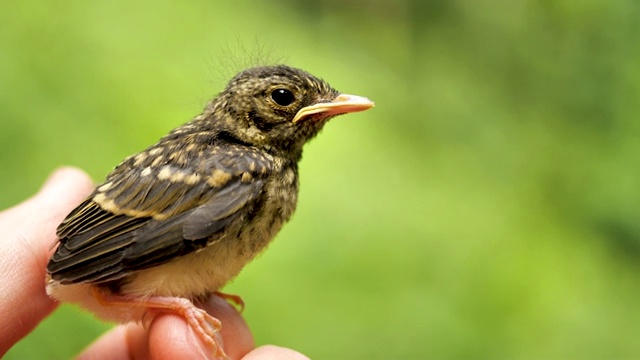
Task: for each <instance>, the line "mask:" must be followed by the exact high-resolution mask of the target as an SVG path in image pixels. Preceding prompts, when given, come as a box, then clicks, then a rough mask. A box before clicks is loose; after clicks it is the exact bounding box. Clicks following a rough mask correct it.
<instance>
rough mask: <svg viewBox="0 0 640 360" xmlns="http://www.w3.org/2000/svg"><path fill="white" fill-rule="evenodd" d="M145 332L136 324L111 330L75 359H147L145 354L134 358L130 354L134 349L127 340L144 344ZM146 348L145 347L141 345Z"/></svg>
mask: <svg viewBox="0 0 640 360" xmlns="http://www.w3.org/2000/svg"><path fill="white" fill-rule="evenodd" d="M146 338H147V336H146V331H145V330H144V328H142V326H139V325H137V324H132V325H123V326H118V327H115V328H113V329H112V330H110V331H108V332H107V333H105V334H104V335H102V336H101V337H100V338H98V340H96V341H95V342H94V343H93V344H91V346H90V347H89V348H87V349H86V350H85V351H83V352H82V354H80V356H78V357H77V359H78V360H129V359H148V358H149V357H148V355H146V352H145V353H143V354H138V356H135V355H134V354H133V353H132V350H133V348H134V347H130V341H129V339H132V340H133V341H135V342H136V343H144V342H145V340H146ZM143 347H145V348H146V345H144V344H143Z"/></svg>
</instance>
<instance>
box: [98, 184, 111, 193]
mask: <svg viewBox="0 0 640 360" xmlns="http://www.w3.org/2000/svg"><path fill="white" fill-rule="evenodd" d="M112 185H113V183H112V182H108V183H104V184H102V185H101V186H100V187H99V188H98V191H100V192H105V191H107V190H109V189H110V188H111V186H112Z"/></svg>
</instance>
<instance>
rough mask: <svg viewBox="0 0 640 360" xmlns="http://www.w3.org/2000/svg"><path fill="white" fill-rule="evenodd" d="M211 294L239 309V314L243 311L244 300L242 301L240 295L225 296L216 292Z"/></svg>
mask: <svg viewBox="0 0 640 360" xmlns="http://www.w3.org/2000/svg"><path fill="white" fill-rule="evenodd" d="M213 294H214V295H216V296H218V297H221V298H223V299H225V300H227V301H228V302H232V303H233V304H234V305H235V306H237V307H239V308H240V309H239V312H240V313H242V312H243V311H244V300H242V298H241V297H240V295H234V294H227V293H223V292H221V291H216V292H214V293H213Z"/></svg>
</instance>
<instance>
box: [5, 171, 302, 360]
mask: <svg viewBox="0 0 640 360" xmlns="http://www.w3.org/2000/svg"><path fill="white" fill-rule="evenodd" d="M92 190H93V184H92V182H91V180H90V179H89V177H88V176H87V175H86V174H85V173H84V172H82V171H80V170H77V169H73V168H62V169H60V170H58V171H56V172H54V173H53V174H52V175H51V176H50V178H49V179H48V180H47V182H46V183H45V184H44V186H43V187H42V188H41V189H40V191H39V192H38V193H37V194H36V195H34V196H33V197H31V198H30V199H28V200H26V201H24V202H22V203H21V204H18V205H16V206H14V207H12V208H10V209H7V210H4V211H2V212H0V234H2V236H1V237H0V249H2V252H1V253H2V255H0V293H2V294H3V296H2V297H1V298H0V320H2V322H3V323H4V324H11V325H10V326H2V327H0V357H2V356H3V355H4V354H5V353H6V352H7V351H8V350H9V348H11V346H13V344H15V343H16V342H18V341H19V340H20V339H22V338H23V337H24V336H26V335H27V334H28V333H29V332H30V331H31V330H33V329H34V328H35V327H36V326H37V325H38V323H39V322H40V321H42V319H44V318H45V317H46V316H47V315H49V314H50V313H51V312H52V311H53V310H55V308H56V306H57V304H56V303H55V302H54V301H53V300H51V299H50V298H49V297H48V296H47V294H46V292H45V282H44V279H45V274H46V271H45V268H46V265H47V262H48V260H49V256H50V255H51V251H52V250H53V249H52V247H53V245H54V243H55V241H56V240H57V238H56V235H55V229H56V227H57V226H58V224H60V222H61V221H62V219H64V217H65V216H66V215H67V214H68V213H69V212H70V211H71V210H72V209H73V208H74V207H75V206H76V205H78V204H79V203H80V202H81V201H82V200H83V199H84V198H85V197H86V196H87V195H89V194H90V193H91V191H92ZM203 308H204V310H206V311H207V312H208V313H210V314H211V315H213V316H214V317H216V318H217V319H219V320H220V321H221V322H222V324H223V326H222V330H221V336H222V339H223V341H224V344H225V352H226V353H227V355H228V356H229V357H230V358H231V359H244V360H257V359H292V360H293V359H307V357H306V356H304V355H302V354H300V353H298V352H295V351H293V350H290V349H286V348H281V347H277V346H271V345H267V346H262V347H259V348H254V341H253V337H252V335H251V332H250V331H249V328H248V327H247V324H246V323H245V322H244V320H243V319H242V317H241V316H240V314H239V313H238V312H237V311H236V309H235V308H234V307H233V306H231V305H230V304H228V303H227V302H226V301H225V300H223V299H220V298H218V297H215V296H214V297H212V298H211V299H210V300H209V301H208V303H207V304H204V306H203ZM208 354H210V355H211V356H213V353H212V351H211V349H208V348H207V347H206V346H205V345H204V344H201V342H200V341H199V340H198V338H197V337H196V336H195V335H194V334H193V333H192V332H191V331H189V327H188V325H187V323H186V322H185V321H184V319H183V318H182V317H180V316H177V315H172V314H159V315H157V316H156V317H155V318H154V319H153V321H152V322H151V324H149V326H147V327H146V328H145V327H143V326H141V325H138V324H128V325H122V326H118V327H116V328H114V329H112V330H111V331H109V332H107V333H106V334H104V335H103V336H102V337H100V338H99V339H98V340H97V341H96V342H94V343H93V344H92V345H90V346H89V347H88V348H87V349H85V350H84V351H83V352H82V354H81V355H80V356H79V359H105V360H106V359H149V358H153V359H180V358H187V359H192V358H199V357H202V356H203V355H208Z"/></svg>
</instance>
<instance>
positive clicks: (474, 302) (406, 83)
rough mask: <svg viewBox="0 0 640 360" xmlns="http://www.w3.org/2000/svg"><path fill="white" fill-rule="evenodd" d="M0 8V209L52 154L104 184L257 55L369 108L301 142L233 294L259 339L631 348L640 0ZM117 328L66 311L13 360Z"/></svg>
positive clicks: (518, 355) (524, 353) (373, 351)
mask: <svg viewBox="0 0 640 360" xmlns="http://www.w3.org/2000/svg"><path fill="white" fill-rule="evenodd" d="M0 24H2V31H0V94H1V96H0V143H1V144H2V147H3V151H2V152H1V154H0V166H1V169H2V170H1V171H2V173H3V174H4V176H2V177H1V178H0V189H1V192H0V206H1V207H3V208H4V207H9V206H11V205H13V204H15V203H17V202H19V201H21V200H22V199H24V198H26V197H28V196H29V195H30V194H32V193H33V192H35V191H36V190H37V189H38V187H39V185H40V184H41V183H42V182H43V181H44V179H45V178H46V177H47V175H48V174H49V173H50V172H51V171H52V170H53V169H55V168H56V167H58V166H61V165H74V166H77V167H80V168H82V169H85V170H86V171H87V172H88V173H90V174H91V175H92V176H93V178H94V179H96V181H100V180H101V179H103V178H104V176H105V175H106V174H107V172H108V171H109V170H110V169H111V168H112V167H113V166H114V165H116V164H117V163H118V162H119V161H120V160H121V159H122V158H124V157H125V156H127V155H129V154H131V153H134V152H136V151H139V150H141V149H143V148H145V147H146V146H147V145H150V144H151V143H153V142H155V141H156V140H157V139H158V138H159V137H161V136H162V135H164V134H165V133H166V132H168V131H169V130H170V129H172V128H173V127H175V126H177V125H179V124H181V123H183V122H186V121H188V120H189V119H190V118H191V117H192V116H194V115H196V114H197V113H198V112H199V111H200V109H201V108H202V106H203V105H204V103H205V102H206V101H207V99H208V98H210V97H212V96H214V95H215V94H216V93H217V92H218V91H220V90H221V89H222V87H223V86H224V85H225V83H226V81H227V80H228V79H229V78H230V77H231V76H233V75H234V74H235V73H236V71H238V70H241V69H242V68H244V67H247V66H250V65H255V64H264V63H274V62H285V63H288V64H290V65H293V66H297V67H301V68H304V69H306V70H308V71H310V72H312V73H313V74H316V75H318V76H321V77H323V78H325V79H326V80H328V81H329V82H330V83H331V84H332V85H333V86H334V87H336V88H337V89H339V90H341V91H344V92H348V93H355V94H359V95H364V96H367V97H369V98H371V99H373V100H375V101H376V105H377V106H376V108H375V109H373V110H371V111H367V112H365V113H360V114H355V115H349V116H348V117H347V116H345V117H341V118H337V119H335V120H334V121H333V122H332V123H330V124H329V125H328V126H327V127H326V128H325V131H324V132H323V133H322V134H321V135H320V136H319V137H318V138H317V139H315V140H314V141H313V142H312V143H311V144H309V145H308V146H307V148H306V151H305V156H304V159H303V161H302V163H301V164H300V169H301V170H300V172H301V177H302V179H301V183H302V188H301V193H300V202H299V206H298V211H297V213H296V215H295V216H294V218H293V220H292V222H291V223H290V224H289V225H287V226H285V228H284V230H283V231H282V232H281V233H280V235H279V236H278V238H277V240H276V241H275V242H274V243H273V244H272V246H271V247H270V248H269V250H268V251H267V252H266V253H265V254H264V255H262V256H260V257H259V258H258V259H257V260H256V261H255V262H253V263H252V264H250V265H249V266H247V268H246V269H245V270H244V271H243V273H242V274H241V275H240V276H239V277H238V278H237V279H236V280H235V281H234V282H233V283H232V284H231V285H230V286H228V287H227V288H226V290H227V292H231V293H238V294H241V295H242V296H243V297H244V299H245V301H246V303H247V309H246V311H245V313H244V316H245V318H246V319H247V321H248V322H249V324H250V326H251V328H252V330H253V332H254V335H255V338H256V341H257V343H258V344H267V343H273V344H278V345H282V346H288V347H292V348H295V349H297V350H299V351H301V352H303V353H305V354H307V355H309V356H311V357H312V358H317V359H365V358H373V359H389V358H394V359H395V358H398V359H400V358H404V359H426V358H450V359H454V358H470V359H477V358H500V359H541V358H557V359H569V358H573V359H586V358H593V359H596V358H608V359H613V358H616V359H621V358H640V341H638V334H640V306H639V305H638V298H639V297H640V281H639V280H640V264H639V261H638V259H639V258H640V221H638V220H639V219H640V216H639V215H640V131H639V130H640V129H639V128H640V121H638V114H640V108H639V107H640V106H639V104H640V101H639V100H640V99H639V97H640V70H639V69H640V66H639V64H640V46H639V44H640V25H639V24H640V3H638V2H637V1H632V0H630V1H624V0H620V1H609V0H555V1H554V0H547V1H524V0H519V1H510V0H502V1H500V0H483V1H463V0H459V1H437V2H436V1H421V0H396V1H383V0H356V1H351V2H345V1H337V0H325V1H313V2H302V1H294V0H290V1H282V0H280V1H271V2H257V1H256V2H248V1H236V2H225V3H224V4H223V3H217V2H215V1H213V0H208V1H207V0H190V1H178V0H155V1H149V0H141V1H135V2H130V1H124V0H114V1H80V0H58V1H43V0H26V1H21V2H8V1H5V2H2V3H0ZM43 211H45V210H44V209H43ZM3 326H8V325H7V324H4V325H3ZM109 326H110V325H105V324H102V323H100V322H98V321H97V320H94V319H93V318H92V317H91V316H90V315H87V314H85V313H82V312H80V311H78V310H76V309H75V308H72V307H68V306H63V307H62V308H61V309H60V310H58V311H57V312H56V313H54V315H53V316H51V317H50V318H48V319H47V320H46V321H45V322H44V323H43V324H42V325H41V326H40V327H39V328H38V329H37V330H36V331H35V332H34V333H33V334H32V335H30V336H29V337H27V338H26V339H24V340H23V341H22V342H20V343H18V344H17V345H16V346H15V347H14V348H13V349H12V350H11V351H10V352H9V354H8V355H7V356H6V358H7V359H67V358H70V357H72V356H73V355H74V354H77V353H78V352H79V351H80V350H81V349H82V348H83V347H85V346H86V345H87V344H89V343H90V342H91V341H92V339H94V338H96V337H97V336H98V335H99V334H100V333H102V332H103V331H105V329H107V328H109Z"/></svg>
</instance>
